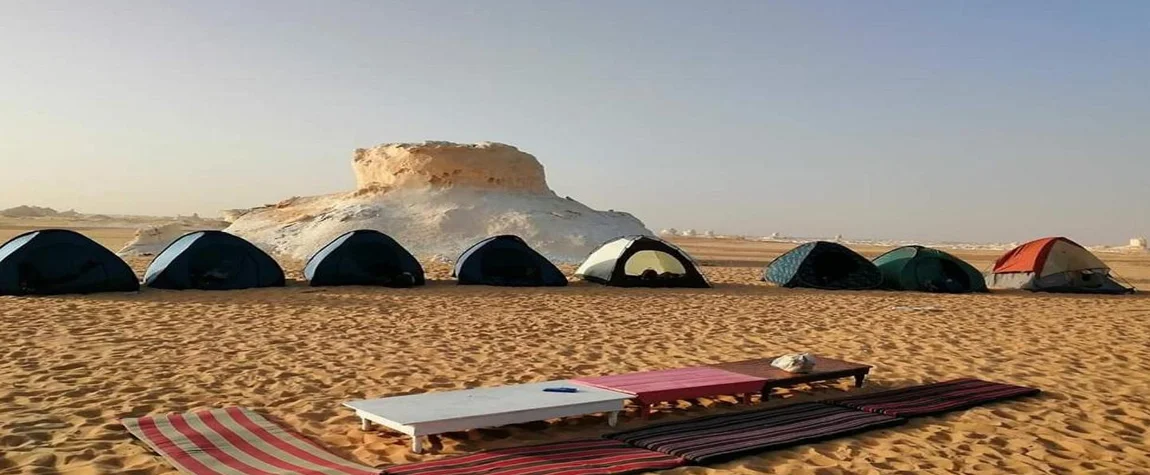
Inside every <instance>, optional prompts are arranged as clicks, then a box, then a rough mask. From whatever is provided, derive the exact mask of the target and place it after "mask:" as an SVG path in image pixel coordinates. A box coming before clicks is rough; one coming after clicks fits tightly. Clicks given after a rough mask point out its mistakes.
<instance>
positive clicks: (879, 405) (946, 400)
mask: <svg viewBox="0 0 1150 475" xmlns="http://www.w3.org/2000/svg"><path fill="white" fill-rule="evenodd" d="M1038 393H1039V390H1038V389H1035V388H1027V387H1023V386H1014V385H1010V384H1002V383H993V382H990V381H983V380H981V379H973V378H964V379H955V380H953V381H945V382H941V383H934V384H926V385H922V386H911V387H909V388H900V389H893V390H890V391H882V392H877V393H871V394H864V395H861V396H854V397H848V398H844V399H836V400H833V401H826V402H828V403H831V404H837V405H840V406H844V407H850V408H854V409H858V410H861V411H867V412H874V413H878V414H886V415H889V416H897V417H919V416H929V415H934V414H941V413H944V412H950V411H957V410H960V409H967V408H970V407H974V406H977V405H980V404H986V403H988V402H994V401H1001V400H1004V399H1012V398H1016V397H1022V396H1032V395H1035V394H1038Z"/></svg>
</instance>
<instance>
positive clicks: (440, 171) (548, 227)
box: [224, 142, 651, 263]
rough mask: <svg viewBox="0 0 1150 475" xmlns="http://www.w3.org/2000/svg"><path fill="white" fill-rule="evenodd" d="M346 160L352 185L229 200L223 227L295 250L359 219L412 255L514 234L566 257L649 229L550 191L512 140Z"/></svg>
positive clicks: (377, 152) (278, 249) (274, 247)
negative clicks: (256, 201)
mask: <svg viewBox="0 0 1150 475" xmlns="http://www.w3.org/2000/svg"><path fill="white" fill-rule="evenodd" d="M352 169H353V171H354V172H355V177H356V183H357V190H355V191H353V192H349V193H338V194H333V195H325V196H312V197H292V198H289V199H286V200H284V201H281V202H279V203H277V204H274V205H268V206H263V207H259V208H253V209H247V210H228V211H226V212H225V213H224V216H225V219H227V220H230V221H231V225H230V226H229V227H228V228H227V229H225V231H227V232H230V233H233V234H236V235H238V236H241V237H243V238H245V239H248V240H249V241H251V242H253V243H255V244H256V245H258V246H260V247H261V248H264V249H265V250H268V251H270V252H273V253H277V254H280V255H284V256H288V257H291V258H295V259H306V258H307V257H309V256H310V255H311V254H312V253H314V252H315V251H316V250H318V249H319V248H320V247H322V246H323V245H325V244H327V243H328V242H330V241H331V240H332V239H335V238H336V237H338V236H339V235H340V234H343V233H345V232H348V231H354V230H356V229H375V230H378V231H381V232H384V233H386V234H388V235H390V236H392V237H393V238H395V239H396V240H397V241H399V242H400V243H401V244H402V245H404V246H405V247H407V248H408V250H410V251H411V252H412V253H413V254H415V255H416V256H420V257H425V258H426V257H433V258H445V259H454V258H456V257H457V256H458V255H459V253H461V252H462V251H463V250H464V249H466V248H467V247H469V246H470V245H472V244H474V243H475V242H478V241H479V240H481V239H484V238H486V237H489V236H492V235H496V234H515V235H518V236H520V237H522V238H523V239H525V240H526V241H527V242H528V243H529V244H531V245H532V246H533V247H535V248H536V250H538V251H539V252H540V253H542V254H543V255H545V256H547V257H548V258H550V259H551V260H553V261H556V262H566V263H578V262H580V261H582V259H583V258H585V257H586V256H587V254H588V253H589V252H590V251H592V250H593V249H594V248H595V247H597V246H598V245H599V244H602V243H604V242H607V241H609V240H611V239H614V238H616V237H619V236H623V235H628V234H651V231H649V230H648V229H647V228H646V227H645V226H644V225H643V223H642V222H640V221H639V220H638V219H636V218H635V217H634V216H631V215H630V214H627V213H622V212H616V211H597V210H594V209H591V208H589V207H587V206H585V205H583V204H582V203H579V202H578V201H575V200H574V199H571V198H561V197H559V196H557V195H556V194H555V193H554V192H552V191H551V189H550V188H549V187H548V186H547V180H546V178H545V175H544V171H543V166H542V165H541V164H540V163H539V161H538V160H536V159H535V157H534V156H532V155H530V154H528V153H525V152H522V151H520V150H519V149H517V148H515V147H512V146H510V145H504V144H498V143H489V142H484V143H478V144H472V145H459V144H453V143H449V142H425V143H418V144H385V145H379V146H376V147H372V148H367V149H359V150H356V151H355V154H354V158H353V160H352Z"/></svg>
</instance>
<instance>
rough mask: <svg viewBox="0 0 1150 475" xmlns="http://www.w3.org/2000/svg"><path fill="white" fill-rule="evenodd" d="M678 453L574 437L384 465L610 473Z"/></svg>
mask: <svg viewBox="0 0 1150 475" xmlns="http://www.w3.org/2000/svg"><path fill="white" fill-rule="evenodd" d="M685 464H686V462H685V461H684V460H683V459H681V458H679V457H672V456H670V455H664V454H661V453H659V452H652V451H650V450H643V449H638V448H635V447H631V446H629V445H627V444H624V443H622V442H617V441H614V440H600V439H591V440H574V441H570V442H558V443H554V444H544V445H534V446H530V447H515V448H509V449H498V450H490V451H486V452H480V453H477V454H473V455H464V456H461V457H451V458H446V459H440V460H434V461H431V462H420V463H413V464H408V465H396V466H394V467H390V468H388V469H387V471H386V472H384V473H387V474H390V475H544V474H546V475H612V474H628V473H642V472H649V471H652V470H668V469H672V468H675V467H680V466H683V465H685Z"/></svg>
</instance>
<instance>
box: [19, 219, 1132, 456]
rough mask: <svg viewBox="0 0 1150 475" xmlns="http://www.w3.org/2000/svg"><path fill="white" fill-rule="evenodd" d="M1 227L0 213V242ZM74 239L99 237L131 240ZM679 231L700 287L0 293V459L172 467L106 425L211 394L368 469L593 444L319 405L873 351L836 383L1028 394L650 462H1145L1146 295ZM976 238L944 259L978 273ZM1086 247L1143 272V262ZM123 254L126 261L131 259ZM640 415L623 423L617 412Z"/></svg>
mask: <svg viewBox="0 0 1150 475" xmlns="http://www.w3.org/2000/svg"><path fill="white" fill-rule="evenodd" d="M19 231H20V230H19V229H14V228H12V227H4V228H0V240H2V239H7V238H9V237H11V236H12V235H15V234H16V233H18V232H19ZM84 231H85V232H87V233H89V234H90V235H92V236H94V237H95V238H96V239H97V240H99V241H100V242H101V243H103V244H105V245H108V246H109V247H112V248H117V247H118V246H119V245H120V244H122V243H123V242H124V241H126V240H127V239H128V238H129V237H130V234H131V233H130V231H126V230H115V229H87V230H84ZM681 244H683V245H684V246H685V247H686V248H687V249H688V250H689V251H691V252H693V253H694V254H695V255H696V257H697V258H699V259H701V260H702V261H704V262H705V263H707V264H709V265H707V266H706V267H705V269H704V272H705V273H706V274H707V276H708V277H709V278H710V279H711V280H712V281H713V282H715V283H717V285H716V288H714V289H709V290H636V289H631V290H628V289H613V288H604V287H599V286H594V285H590V284H584V283H575V284H574V285H572V286H570V287H567V288H562V289H509V288H483V287H457V286H455V285H453V284H452V282H451V281H450V280H448V278H447V273H448V269H447V267H446V266H443V265H435V266H431V268H430V269H429V271H430V272H429V273H430V277H431V278H432V279H434V280H433V281H432V282H431V283H430V285H428V286H427V287H426V288H419V289H405V290H387V289H371V288H334V289H322V290H317V289H310V288H308V287H305V286H303V285H302V284H301V283H299V282H294V283H293V284H292V285H291V286H290V287H288V288H283V289H266V290H251V291H234V292H217V293H206V292H172V291H156V290H145V291H143V292H141V293H139V294H126V295H125V294H111V295H98V296H69V297H60V298H10V297H0V342H2V343H0V474H17V473H21V474H22V473H77V474H88V473H125V474H159V473H171V472H172V471H173V469H172V468H171V467H170V466H169V465H167V464H165V463H164V462H163V461H162V459H161V458H160V457H158V456H155V455H153V454H151V453H149V451H148V450H147V449H146V448H145V447H144V445H143V444H141V443H139V442H136V441H134V440H133V439H132V438H131V437H130V436H129V434H128V433H127V432H126V431H125V430H124V429H123V428H122V427H121V426H120V425H119V424H118V423H117V420H118V419H119V418H121V417H129V416H142V415H146V414H157V413H164V412H168V411H187V410H193V409H203V408H211V407H219V406H226V405H243V406H248V407H251V408H254V409H256V410H258V411H260V412H262V413H264V414H267V415H269V416H270V417H271V418H273V419H275V420H278V421H280V422H282V423H284V424H286V425H287V426H289V427H291V428H293V429H294V430H297V431H299V432H301V433H303V434H305V435H307V436H309V437H311V438H313V439H315V440H317V441H319V442H320V443H321V444H323V445H324V446H326V447H329V448H330V449H331V450H333V451H334V452H336V453H337V454H339V455H341V456H343V457H346V458H348V459H353V460H357V461H360V462H362V463H365V464H371V465H385V464H392V463H404V462H411V461H418V460H427V459H432V458H437V457H442V456H445V455H449V454H457V453H465V452H472V451H476V450H480V449H487V448H497V447H507V446H514V445H521V444H531V443H539V442H552V441H559V440H566V439H572V438H578V437H594V436H598V435H600V434H602V433H603V432H605V431H606V430H607V427H606V423H605V420H604V418H603V417H601V416H589V417H583V418H575V419H566V420H562V421H552V422H550V423H546V422H541V423H534V424H526V425H519V426H513V427H506V428H499V429H490V430H479V431H472V432H469V433H456V434H449V435H447V436H444V437H442V438H441V439H440V440H439V441H436V442H434V443H433V445H432V450H431V451H430V453H428V454H425V455H415V454H412V453H411V452H410V451H409V449H408V443H407V441H406V440H405V439H404V438H403V437H401V436H399V435H397V434H394V433H389V432H371V433H364V432H362V431H360V430H359V424H358V421H357V420H356V418H355V417H354V416H353V415H352V413H351V412H350V411H348V410H345V409H343V408H341V407H340V403H341V402H344V401H347V400H351V399H359V398H364V397H378V396H386V395H399V394H410V393H417V392H423V391H440V390H447V389H458V388H469V387H476V386H491V385H498V384H507V383H518V382H528V381H543V380H549V379H556V378H563V377H571V376H581V375H597V374H604V373H617V372H626V371H635V370H647V369H660V368H672V367H678V366H686V365H697V364H703V363H710V362H715V361H724V360H736V359H744V358H748V357H761V356H770V355H774V354H777V353H782V352H792V351H811V352H815V353H819V354H825V355H828V356H836V357H841V358H845V359H849V360H854V361H861V362H867V363H871V364H874V365H875V366H876V368H875V370H874V371H873V372H872V378H871V380H870V381H871V382H870V383H869V384H868V387H867V388H864V389H862V390H859V391H873V390H878V389H882V388H890V387H899V386H906V385H910V384H915V383H919V382H926V381H935V380H941V379H946V378H953V377H960V376H975V377H981V378H986V379H992V380H999V381H1004V382H1011V383H1016V384H1023V385H1030V386H1036V387H1039V388H1041V389H1043V390H1044V391H1045V394H1044V395H1043V396H1041V397H1039V398H1034V399H1028V400H1022V401H1017V402H1008V403H1002V404H997V405H992V406H987V407H981V408H976V409H972V410H969V411H964V412H960V413H955V414H952V415H947V416H944V417H937V418H927V419H922V420H916V421H913V422H911V423H910V424H909V425H906V426H902V427H898V428H894V429H891V430H885V431H879V432H873V433H868V434H864V435H860V436H857V437H852V438H846V439H839V440H834V441H830V442H825V443H820V444H814V445H808V446H803V447H800V448H795V449H791V450H783V451H777V452H772V453H769V454H764V455H761V456H756V457H747V458H742V459H739V460H736V461H733V462H730V463H726V464H722V465H718V466H715V467H708V468H701V467H693V468H683V469H678V470H672V471H669V472H665V473H670V474H680V475H681V474H703V473H796V474H798V473H812V474H834V473H895V472H898V471H905V472H915V473H1005V472H1019V473H1084V472H1095V473H1137V472H1140V471H1141V472H1142V473H1150V472H1147V471H1146V467H1150V436H1148V435H1147V432H1146V429H1147V425H1150V376H1148V374H1150V350H1148V349H1147V346H1146V341H1148V340H1150V299H1147V298H1146V297H1145V296H1133V297H1130V296H1127V297H1089V296H1086V297H1083V296H1059V295H1041V294H1028V293H1022V292H996V293H993V294H990V295H963V296H946V295H930V294H919V293H890V292H825V291H809V290H789V289H780V288H775V287H772V286H768V285H765V284H761V283H757V282H756V280H757V277H758V275H759V272H760V270H759V269H760V268H761V266H762V265H764V264H765V263H766V262H768V261H769V260H770V259H771V258H773V257H774V256H776V255H778V254H779V253H781V252H783V251H785V250H786V249H787V247H788V246H786V245H777V244H762V243H748V242H739V241H707V240H684V241H681ZM862 251H863V252H864V253H866V254H869V255H874V254H876V253H878V252H880V251H881V250H879V249H862ZM996 254H997V253H992V252H991V253H986V252H980V253H960V255H961V256H962V257H964V258H968V259H969V260H970V261H971V262H972V263H974V264H975V265H976V266H977V267H980V268H985V267H986V266H987V265H988V264H989V262H990V261H991V260H992V259H993V258H994V257H995V255H996ZM1103 258H1104V259H1106V260H1108V261H1109V262H1111V264H1112V265H1113V266H1114V267H1115V269H1116V270H1117V271H1118V272H1119V273H1121V274H1122V275H1124V276H1125V277H1127V278H1128V279H1129V280H1131V281H1132V282H1134V283H1135V284H1138V285H1141V286H1143V287H1148V288H1150V256H1147V255H1145V254H1142V255H1122V256H1118V255H1109V254H1107V255H1103ZM132 264H133V266H134V267H136V269H137V270H138V271H140V272H142V271H143V269H144V267H145V266H146V264H147V261H146V260H135V261H133V262H132ZM294 265H295V266H297V268H296V269H294V271H293V272H290V273H289V275H294V276H295V277H296V278H297V279H298V277H299V272H298V264H294ZM567 270H568V271H570V270H571V269H567ZM848 389H849V384H848V383H847V382H845V381H844V382H842V383H841V384H823V385H818V386H815V387H800V388H796V389H795V390H793V391H790V392H786V393H784V397H783V398H779V400H773V401H772V402H769V403H767V404H771V405H777V404H785V403H788V402H794V401H800V400H810V399H815V398H822V397H828V396H836V395H841V394H843V393H844V391H847V390H848ZM742 408H743V406H739V405H737V404H736V401H735V400H734V399H728V398H721V399H719V400H715V401H711V400H702V401H698V403H697V404H689V403H686V402H682V403H679V405H678V407H674V408H672V407H670V406H666V407H663V408H661V410H660V412H659V413H658V414H657V415H656V416H655V417H654V420H655V421H667V420H674V419H681V418H686V417H692V416H699V415H704V414H713V413H716V412H719V411H733V410H740V409H742ZM641 423H642V422H640V421H638V420H635V419H633V418H631V417H627V418H625V419H624V421H623V427H634V426H636V425H638V424H641Z"/></svg>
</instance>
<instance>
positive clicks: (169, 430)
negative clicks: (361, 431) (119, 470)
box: [120, 407, 380, 475]
mask: <svg viewBox="0 0 1150 475" xmlns="http://www.w3.org/2000/svg"><path fill="white" fill-rule="evenodd" d="M120 422H121V423H122V424H123V425H124V427H126V428H127V429H128V431H129V432H131V433H132V435H134V436H136V437H137V438H139V439H140V440H142V441H144V443H146V444H148V446H149V447H151V448H152V449H153V450H155V451H156V452H157V453H159V454H160V455H161V456H163V457H164V459H166V460H167V461H168V462H169V463H171V464H172V465H174V466H175V467H176V468H177V469H179V470H180V471H182V472H184V473H192V474H196V475H215V474H221V475H281V474H302V475H378V474H379V473H380V470H378V469H374V468H371V467H367V466H364V465H360V464H357V463H353V462H349V461H347V460H344V459H341V458H339V457H336V456H335V455H333V454H331V453H330V452H328V451H326V450H324V449H323V448H321V447H320V446H319V445H316V444H315V443H314V442H312V441H310V440H308V439H305V438H304V437H302V436H300V435H299V434H296V433H294V432H290V431H288V430H286V429H284V428H283V427H280V426H279V425H276V424H274V423H272V422H270V421H268V420H267V419H264V418H263V417H261V416H260V415H259V414H256V413H254V412H252V411H250V410H248V409H243V408H238V407H232V408H227V409H214V410H210V411H200V412H189V413H185V414H169V415H165V416H149V417H141V418H136V419H123V420H121V421H120Z"/></svg>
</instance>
